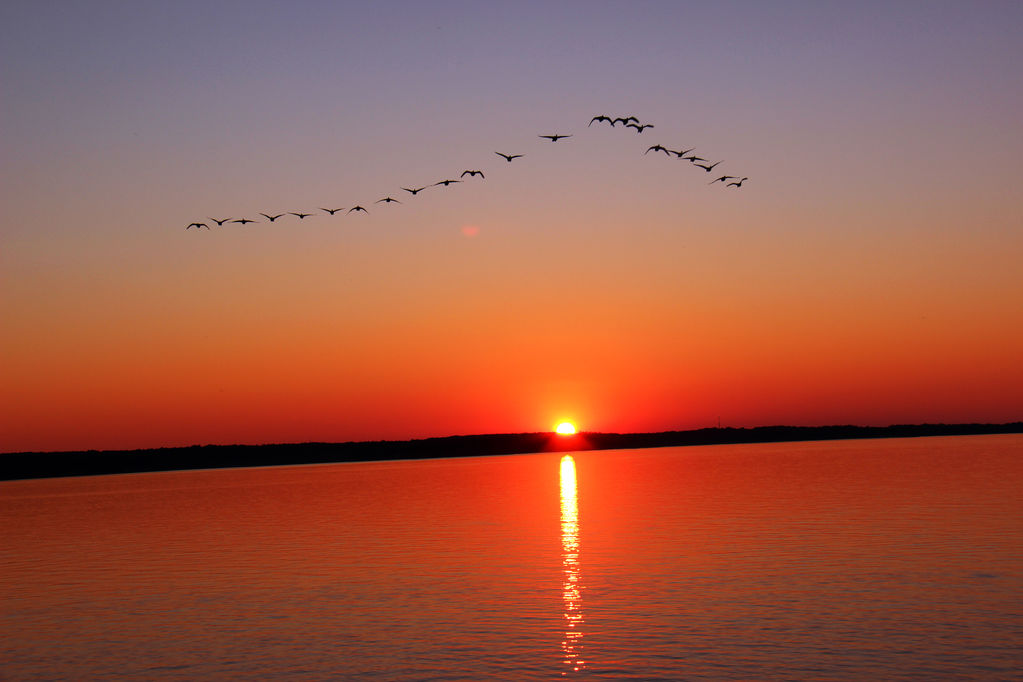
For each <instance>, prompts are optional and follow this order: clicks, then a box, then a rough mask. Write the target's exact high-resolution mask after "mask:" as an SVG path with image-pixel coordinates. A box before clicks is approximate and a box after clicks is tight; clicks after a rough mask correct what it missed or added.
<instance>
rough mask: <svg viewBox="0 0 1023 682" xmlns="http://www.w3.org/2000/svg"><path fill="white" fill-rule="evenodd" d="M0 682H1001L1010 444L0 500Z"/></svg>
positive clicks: (1018, 493)
mask: <svg viewBox="0 0 1023 682" xmlns="http://www.w3.org/2000/svg"><path fill="white" fill-rule="evenodd" d="M0 522H2V523H0V678H3V679H5V680H21V679H37V678H60V679H97V678H112V677H119V676H124V677H132V678H136V679H182V680H197V679H216V678H265V679H282V678H288V679H311V680H312V679H316V680H319V679H356V678H361V677H368V676H373V677H376V678H380V679H395V680H424V679H445V680H485V679H499V680H502V679H503V680H525V679H556V678H564V677H568V678H574V677H592V678H606V679H643V680H659V679H664V680H691V679H713V680H720V679H737V680H740V679H741V680H754V679H815V680H828V679H848V680H862V679H871V678H876V679H915V680H919V679H1010V678H1016V679H1020V678H1021V676H1023V437H1021V436H1015V435H1009V436H975V437H952V438H919V439H890V440H862V441H842V442H811V443H784V444H767V445H737V446H731V445H729V446H707V447H688V448H659V449H651V450H619V451H603V452H581V453H572V454H570V455H563V454H562V453H557V454H554V453H552V454H536V455H518V456H511V457H486V458H483V457H481V458H468V459H448V460H432V461H418V462H411V461H401V462H377V463H366V464H338V465H320V466H302V467H274V468H263V469H244V470H238V469H234V470H214V471H187V472H169V473H155V474H134V475H122V476H107V477H89V478H69V479H51V480H34V481H12V482H5V483H0Z"/></svg>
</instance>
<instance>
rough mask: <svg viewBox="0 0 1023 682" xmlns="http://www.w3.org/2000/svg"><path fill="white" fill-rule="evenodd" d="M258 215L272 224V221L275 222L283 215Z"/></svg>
mask: <svg viewBox="0 0 1023 682" xmlns="http://www.w3.org/2000/svg"><path fill="white" fill-rule="evenodd" d="M259 215H261V216H263V217H264V218H266V219H267V220H269V221H270V222H271V223H272V222H273V221H275V220H277V219H278V218H280V217H281V216H282V215H284V214H283V213H278V214H277V215H267V214H265V213H260V214H259Z"/></svg>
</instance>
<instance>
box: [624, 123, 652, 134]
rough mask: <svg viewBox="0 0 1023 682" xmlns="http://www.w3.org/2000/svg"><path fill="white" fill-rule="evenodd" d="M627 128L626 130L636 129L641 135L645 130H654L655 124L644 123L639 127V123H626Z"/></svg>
mask: <svg viewBox="0 0 1023 682" xmlns="http://www.w3.org/2000/svg"><path fill="white" fill-rule="evenodd" d="M625 127H626V128H635V129H636V132H637V133H641V132H643V131H644V130H646V129H647V128H653V127H654V124H653V123H644V124H643V125H639V123H626V124H625Z"/></svg>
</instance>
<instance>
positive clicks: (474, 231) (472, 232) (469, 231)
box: [462, 225, 480, 238]
mask: <svg viewBox="0 0 1023 682" xmlns="http://www.w3.org/2000/svg"><path fill="white" fill-rule="evenodd" d="M479 233H480V228H478V227H477V226H475V225H463V226H462V234H463V235H465V236H466V237H470V238H471V237H475V236H476V235H478V234H479Z"/></svg>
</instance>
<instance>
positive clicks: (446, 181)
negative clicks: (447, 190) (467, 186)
mask: <svg viewBox="0 0 1023 682" xmlns="http://www.w3.org/2000/svg"><path fill="white" fill-rule="evenodd" d="M452 182H461V180H441V181H440V182H435V183H433V186H434V187H436V186H437V185H444V186H445V187H447V186H448V185H450V184H451V183H452Z"/></svg>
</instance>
